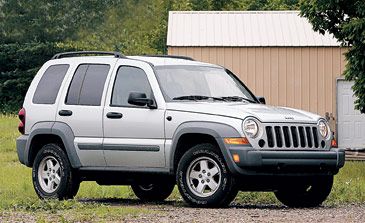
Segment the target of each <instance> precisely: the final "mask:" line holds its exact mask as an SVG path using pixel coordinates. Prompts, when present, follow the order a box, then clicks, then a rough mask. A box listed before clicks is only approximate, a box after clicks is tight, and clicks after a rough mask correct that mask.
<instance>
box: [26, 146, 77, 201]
mask: <svg viewBox="0 0 365 223" xmlns="http://www.w3.org/2000/svg"><path fill="white" fill-rule="evenodd" d="M32 179H33V186H34V189H35V191H36V193H37V195H38V196H39V197H40V198H42V199H47V198H56V199H61V200H62V199H72V198H73V197H74V196H75V195H76V194H77V191H78V189H79V186H80V182H79V180H78V178H77V177H76V175H75V173H74V171H73V170H72V167H71V165H70V162H69V160H68V157H67V155H66V153H65V152H64V151H63V150H62V148H61V147H60V146H59V145H57V144H54V143H51V144H47V145H45V146H43V147H42V149H41V150H40V151H39V152H38V154H37V156H36V158H35V160H34V163H33V169H32Z"/></svg>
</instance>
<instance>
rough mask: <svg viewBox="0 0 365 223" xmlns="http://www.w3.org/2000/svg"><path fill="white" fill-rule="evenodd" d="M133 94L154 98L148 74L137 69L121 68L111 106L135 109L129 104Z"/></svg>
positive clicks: (116, 79)
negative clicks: (143, 94)
mask: <svg viewBox="0 0 365 223" xmlns="http://www.w3.org/2000/svg"><path fill="white" fill-rule="evenodd" d="M131 92H139V93H145V94H146V96H147V97H148V98H152V89H151V86H150V84H149V82H148V79H147V75H146V73H145V72H144V71H143V70H142V69H140V68H137V67H129V66H121V67H119V69H118V73H117V76H116V78H115V83H114V88H113V95H112V101H111V105H112V106H126V107H134V106H135V105H131V104H129V103H128V97H129V94H130V93H131Z"/></svg>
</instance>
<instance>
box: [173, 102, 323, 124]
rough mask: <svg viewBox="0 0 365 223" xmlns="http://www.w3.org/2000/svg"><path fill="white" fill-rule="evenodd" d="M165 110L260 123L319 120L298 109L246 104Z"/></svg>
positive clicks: (179, 106) (207, 104) (193, 105)
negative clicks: (251, 120)
mask: <svg viewBox="0 0 365 223" xmlns="http://www.w3.org/2000/svg"><path fill="white" fill-rule="evenodd" d="M167 109H168V110H176V111H185V112H197V113H205V114H210V115H221V116H228V117H232V118H239V119H244V118H246V117H248V116H252V117H255V118H257V119H259V120H260V121H261V122H300V123H317V121H318V119H319V118H321V117H320V116H319V115H316V114H313V113H310V112H306V111H302V110H298V109H293V108H286V107H275V106H270V105H263V104H251V103H246V102H232V103H228V102H208V101H206V102H205V101H204V102H203V101H202V102H170V103H167Z"/></svg>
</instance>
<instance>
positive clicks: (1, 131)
mask: <svg viewBox="0 0 365 223" xmlns="http://www.w3.org/2000/svg"><path fill="white" fill-rule="evenodd" d="M17 125H18V120H17V118H16V117H15V116H4V115H2V116H1V115H0V216H1V212H4V211H7V212H12V211H15V212H22V213H25V214H26V213H28V214H29V213H32V215H34V216H36V218H37V220H39V221H40V222H42V221H49V220H50V216H51V220H52V221H61V222H62V221H63V222H65V221H66V222H67V221H71V222H73V221H109V220H113V219H114V220H115V219H119V220H120V219H123V218H124V217H125V216H134V215H139V214H142V213H149V212H152V211H151V210H148V209H145V208H139V207H138V205H137V206H136V205H128V202H127V204H126V203H125V200H124V204H123V205H121V206H115V205H110V203H108V202H106V203H103V202H96V203H95V202H82V200H86V199H105V198H113V199H135V196H134V194H133V192H132V191H131V189H130V188H129V187H127V186H99V185H97V184H96V183H94V182H83V183H82V184H81V187H80V191H79V193H78V194H77V197H76V198H75V199H74V200H71V201H40V200H39V199H38V198H37V196H36V194H35V192H34V190H33V186H32V180H31V169H30V168H27V167H25V166H23V165H21V164H20V163H19V161H18V158H17V155H16V151H15V139H16V137H18V135H19V133H18V132H17ZM169 199H170V200H181V197H180V195H179V194H178V192H177V190H176V189H175V191H174V193H173V194H172V195H171V196H170V198H169ZM80 200H81V201H80ZM116 201H117V202H118V200H116ZM127 201H128V200H127ZM236 202H238V203H241V204H256V203H260V204H277V203H278V201H277V200H276V198H275V197H274V195H273V194H272V193H261V192H249V193H248V192H240V193H239V195H238V196H237V198H236ZM364 202H365V162H347V163H346V165H345V167H344V168H342V169H341V171H340V173H339V174H338V175H336V177H335V184H334V188H333V190H332V193H331V195H330V196H329V198H328V199H327V201H326V204H328V205H338V204H344V203H364ZM132 204H135V202H134V203H133V200H132ZM50 213H51V215H50Z"/></svg>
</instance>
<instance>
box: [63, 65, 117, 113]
mask: <svg viewBox="0 0 365 223" xmlns="http://www.w3.org/2000/svg"><path fill="white" fill-rule="evenodd" d="M109 69H110V66H109V65H106V64H82V65H80V66H79V67H78V68H77V69H76V71H75V74H74V76H73V78H72V81H71V84H70V87H69V90H68V93H67V97H66V104H68V105H91V106H100V103H101V97H102V95H103V91H104V84H105V80H106V77H107V76H108V73H109Z"/></svg>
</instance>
